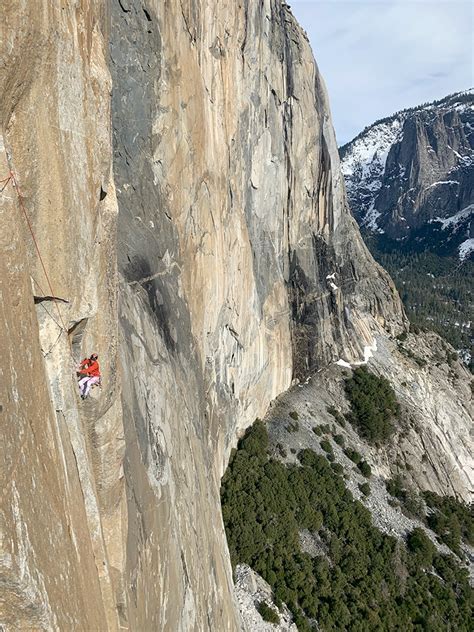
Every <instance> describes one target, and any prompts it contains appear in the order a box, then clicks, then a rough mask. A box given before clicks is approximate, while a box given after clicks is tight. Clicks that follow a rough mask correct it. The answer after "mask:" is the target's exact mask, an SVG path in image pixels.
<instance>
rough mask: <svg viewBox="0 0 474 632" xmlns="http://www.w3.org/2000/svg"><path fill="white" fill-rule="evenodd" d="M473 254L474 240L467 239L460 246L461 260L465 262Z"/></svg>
mask: <svg viewBox="0 0 474 632" xmlns="http://www.w3.org/2000/svg"><path fill="white" fill-rule="evenodd" d="M471 252H474V238H472V237H471V238H470V239H466V241H463V242H462V244H461V245H460V246H459V259H460V260H461V261H464V260H465V259H467V258H468V257H469V255H470V254H471Z"/></svg>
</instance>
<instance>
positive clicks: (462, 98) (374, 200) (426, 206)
mask: <svg viewBox="0 0 474 632" xmlns="http://www.w3.org/2000/svg"><path fill="white" fill-rule="evenodd" d="M340 154H341V158H342V171H343V174H344V177H345V180H346V186H347V192H348V196H349V201H350V204H351V208H352V212H353V213H354V215H355V217H356V218H357V220H358V222H359V224H360V225H361V227H362V228H364V229H366V230H367V231H369V232H375V233H378V234H379V235H384V236H385V237H384V238H382V240H385V239H386V240H387V241H392V240H396V241H399V242H403V247H404V248H405V249H409V250H415V251H420V250H424V249H426V248H428V249H429V250H432V251H433V252H436V253H438V254H441V255H446V254H449V255H457V256H459V258H460V259H461V260H463V259H466V258H467V257H469V256H472V251H473V247H472V237H473V228H472V217H473V210H474V205H473V202H474V187H473V181H474V178H473V176H474V91H473V90H472V89H471V90H467V91H465V92H459V93H457V94H454V95H450V96H448V97H446V98H444V99H442V100H440V101H436V102H434V103H430V104H425V105H421V106H419V107H416V108H411V109H408V110H403V111H401V112H397V113H396V114H394V115H393V116H390V117H387V118H385V119H382V120H380V121H376V122H375V123H374V124H373V125H371V126H369V127H368V128H366V129H365V130H364V131H363V132H361V133H360V134H359V135H358V136H357V137H356V138H354V140H352V141H351V142H349V143H347V144H346V145H344V146H343V147H341V149H340Z"/></svg>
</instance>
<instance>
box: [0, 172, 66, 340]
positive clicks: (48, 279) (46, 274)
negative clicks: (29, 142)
mask: <svg viewBox="0 0 474 632" xmlns="http://www.w3.org/2000/svg"><path fill="white" fill-rule="evenodd" d="M5 180H6V182H7V184H8V182H9V180H11V181H12V183H13V187H14V188H15V190H16V194H17V196H18V203H19V205H20V208H21V210H22V212H23V215H24V217H25V220H26V223H27V224H28V228H29V230H30V233H31V237H32V239H33V243H34V245H35V248H36V252H37V253H38V258H39V260H40V263H41V267H42V268H43V272H44V276H45V277H46V281H47V283H48V287H49V289H50V291H51V296H56V293H55V292H54V289H53V285H52V283H51V280H50V278H49V275H48V272H47V271H46V266H45V264H44V261H43V257H42V256H41V251H40V249H39V245H38V242H37V240H36V237H35V233H34V231H33V226H32V225H31V222H30V218H29V217H28V213H27V212H26V208H25V204H24V202H23V195H22V193H21V189H20V187H19V185H18V180H17V179H16V177H15V174H14V173H13V171H10V175H9V177H8V178H6V179H5ZM5 180H2V182H5ZM5 186H6V185H5ZM54 304H55V305H56V309H57V312H58V316H59V320H60V321H61V324H62V327H63V330H64V331H65V332H66V333H67V327H66V325H65V324H64V320H63V317H62V314H61V310H60V309H59V305H58V303H57V302H56V301H54Z"/></svg>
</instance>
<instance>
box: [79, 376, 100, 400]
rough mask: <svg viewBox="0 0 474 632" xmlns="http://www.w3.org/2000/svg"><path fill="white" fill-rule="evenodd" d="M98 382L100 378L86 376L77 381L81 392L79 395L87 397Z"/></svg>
mask: <svg viewBox="0 0 474 632" xmlns="http://www.w3.org/2000/svg"><path fill="white" fill-rule="evenodd" d="M99 380H100V377H89V376H88V375H86V376H85V377H83V378H81V379H80V380H79V389H80V391H81V395H82V396H83V397H87V396H88V395H89V391H90V390H91V387H92V386H94V384H97V382H98V381H99Z"/></svg>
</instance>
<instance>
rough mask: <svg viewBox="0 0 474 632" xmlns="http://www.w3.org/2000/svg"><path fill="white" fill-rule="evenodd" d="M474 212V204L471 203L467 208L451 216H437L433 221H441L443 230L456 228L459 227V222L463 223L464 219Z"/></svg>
mask: <svg viewBox="0 0 474 632" xmlns="http://www.w3.org/2000/svg"><path fill="white" fill-rule="evenodd" d="M473 214H474V204H469V206H466V208H463V209H462V210H460V211H458V212H457V213H455V214H454V215H452V216H451V217H447V218H443V217H435V218H434V219H433V220H431V221H432V222H440V224H441V230H446V228H454V230H456V229H457V227H458V226H459V224H461V223H463V222H464V220H466V219H468V218H469V217H470V216H471V215H473Z"/></svg>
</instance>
